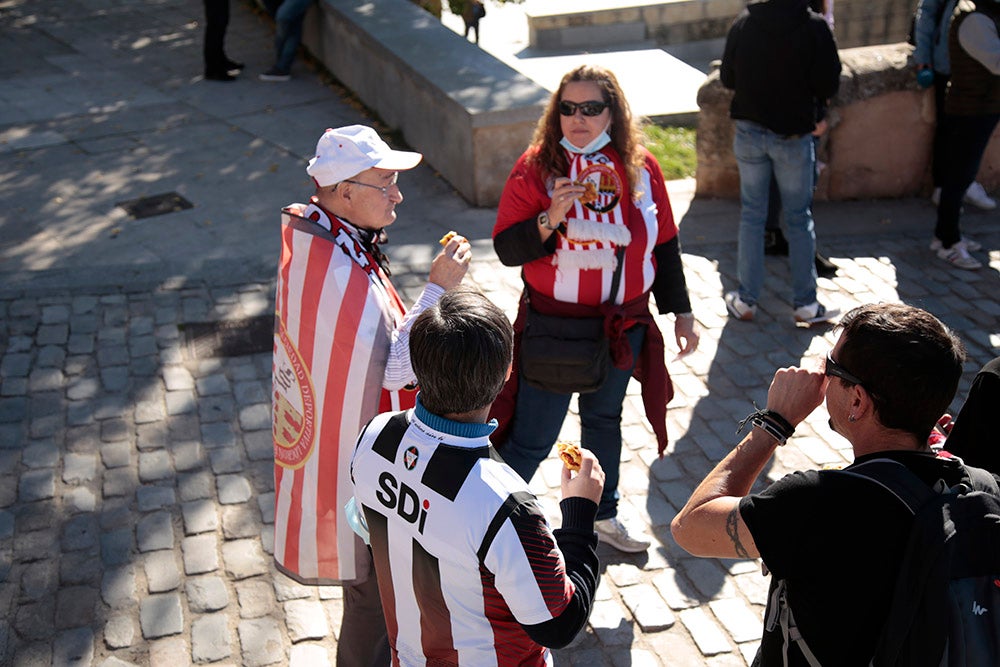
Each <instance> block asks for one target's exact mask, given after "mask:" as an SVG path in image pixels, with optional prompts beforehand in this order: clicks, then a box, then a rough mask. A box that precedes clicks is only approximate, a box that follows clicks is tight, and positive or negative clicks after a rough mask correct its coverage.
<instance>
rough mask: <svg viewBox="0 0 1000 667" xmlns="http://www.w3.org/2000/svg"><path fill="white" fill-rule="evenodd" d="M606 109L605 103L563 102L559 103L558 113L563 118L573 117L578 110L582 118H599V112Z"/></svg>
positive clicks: (606, 104)
mask: <svg viewBox="0 0 1000 667" xmlns="http://www.w3.org/2000/svg"><path fill="white" fill-rule="evenodd" d="M607 108H608V103H607V102H597V101H590V102H567V101H566V100H563V101H561V102H560V103H559V113H560V114H561V115H563V116H575V115H576V110H577V109H579V110H580V111H581V112H582V113H583V115H584V116H600V115H601V112H602V111H604V110H605V109H607Z"/></svg>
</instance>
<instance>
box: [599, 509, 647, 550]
mask: <svg viewBox="0 0 1000 667" xmlns="http://www.w3.org/2000/svg"><path fill="white" fill-rule="evenodd" d="M594 530H595V531H597V539H598V540H599V541H601V542H604V543H605V544H610V545H611V546H613V547H614V548H615V549H618V550H619V551H624V552H625V553H630V554H637V553H641V552H643V551H645V550H646V549H648V548H649V545H650V544H652V540H650V538H649V536H648V535H646V534H645V533H630V532H629V530H628V528H627V527H626V526H625V524H624V523H622V522H621V519H619V518H618V517H616V516H615V517H611V518H610V519H601V520H600V521H595V522H594Z"/></svg>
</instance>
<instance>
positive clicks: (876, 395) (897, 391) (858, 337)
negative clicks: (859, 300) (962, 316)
mask: <svg viewBox="0 0 1000 667" xmlns="http://www.w3.org/2000/svg"><path fill="white" fill-rule="evenodd" d="M838 327H840V328H842V329H843V330H844V333H843V339H844V342H843V344H842V345H841V346H840V351H839V353H838V355H837V356H838V359H837V362H838V363H840V364H842V365H843V366H844V368H846V369H848V370H849V371H850V372H851V373H853V374H854V375H856V376H857V377H858V378H859V379H860V380H863V382H862V386H863V387H864V388H865V390H867V391H868V393H869V395H871V397H872V402H873V403H874V405H875V414H876V415H877V416H878V419H879V422H880V423H881V424H882V425H883V426H885V427H886V428H891V429H897V430H900V431H904V432H907V433H911V434H913V435H914V436H916V438H917V439H918V441H920V442H921V443H923V442H926V440H927V436H928V435H930V432H931V429H932V428H933V427H934V424H935V422H937V420H938V418H939V417H940V416H941V415H942V414H944V412H945V410H947V409H948V406H949V405H950V404H951V401H952V399H953V398H955V391H956V390H957V389H958V381H959V379H960V378H961V377H962V363H963V362H964V361H965V346H964V345H962V341H961V340H959V339H958V336H956V335H955V334H954V333H953V332H952V331H951V330H950V329H949V328H948V327H946V326H945V325H944V324H943V323H942V322H941V320H939V319H937V318H936V317H934V316H933V315H931V314H930V313H928V312H927V311H926V310H921V309H920V308H916V307H914V306H908V305H905V304H901V303H877V304H868V305H865V306H859V307H857V308H855V309H854V310H852V311H850V312H849V313H847V314H846V315H844V317H843V318H842V319H841V321H840V324H839V325H838ZM838 379H839V378H838ZM839 380H840V382H842V383H845V384H847V385H850V384H851V383H849V382H847V381H846V380H843V379H839Z"/></svg>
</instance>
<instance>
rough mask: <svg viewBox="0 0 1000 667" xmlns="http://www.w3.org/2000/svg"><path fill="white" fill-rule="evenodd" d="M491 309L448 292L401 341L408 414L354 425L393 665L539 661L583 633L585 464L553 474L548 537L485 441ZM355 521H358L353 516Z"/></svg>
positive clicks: (500, 332)
mask: <svg viewBox="0 0 1000 667" xmlns="http://www.w3.org/2000/svg"><path fill="white" fill-rule="evenodd" d="M513 340H514V334H513V330H512V329H511V325H510V322H509V321H508V320H507V317H506V316H505V315H504V313H503V311H501V310H500V309H499V308H497V307H496V306H495V305H494V304H492V303H491V302H490V301H489V300H488V299H487V298H486V297H485V296H483V295H482V294H479V293H477V292H472V291H465V290H456V291H453V292H449V293H448V294H445V295H444V296H443V297H442V298H441V300H440V302H438V304H437V305H435V306H433V307H431V308H429V309H428V310H426V311H425V312H424V313H422V314H421V315H420V316H419V317H418V318H417V320H416V321H415V322H414V324H413V330H412V332H411V333H410V357H411V360H412V363H413V370H414V371H415V373H416V375H417V379H418V380H419V381H420V394H419V395H418V397H417V401H416V407H415V408H414V409H412V410H407V411H404V412H392V413H384V414H381V415H379V416H378V417H376V418H375V419H373V420H372V421H371V423H369V424H368V426H367V427H365V430H364V431H363V432H362V434H361V436H360V438H359V440H358V446H357V450H356V451H355V453H354V460H353V462H352V464H351V475H352V479H353V481H354V495H355V501H356V502H355V506H356V507H357V508H359V509H360V513H359V515H358V516H357V521H356V523H357V524H362V523H363V524H364V525H361V526H360V527H359V529H360V530H361V532H362V533H364V532H365V530H366V529H367V533H368V535H367V536H368V538H369V541H370V544H371V548H372V554H373V557H374V559H375V569H376V570H377V571H378V582H379V590H380V592H381V595H382V605H383V608H384V609H385V616H386V627H387V628H388V631H389V643H390V644H391V646H392V649H393V664H399V665H426V664H434V665H442V666H446V665H471V666H474V667H488V666H490V665H497V666H503V665H525V666H540V665H551V664H552V656H551V654H550V652H549V650H548V649H547V648H546V647H553V648H558V647H562V646H565V645H566V644H568V643H569V642H570V641H572V639H573V638H574V637H575V636H576V634H577V633H578V632H579V631H580V630H581V629H582V628H583V627H584V625H585V624H586V622H587V618H588V617H589V615H590V609H591V605H592V604H593V600H594V592H595V589H596V588H597V579H598V561H597V552H596V548H597V534H596V533H595V532H594V517H595V516H596V514H597V501H598V500H599V499H600V498H601V492H602V490H603V488H604V472H603V471H602V470H601V466H600V464H599V463H598V462H597V459H596V457H594V455H593V454H592V453H590V452H589V451H587V450H583V461H582V464H581V467H580V470H579V472H577V473H571V472H570V471H569V470H568V469H566V468H563V473H562V495H563V500H562V502H561V503H560V508H561V510H562V518H563V521H562V524H563V525H562V528H561V529H559V530H556V531H554V532H553V531H552V530H550V529H549V525H548V522H547V521H546V519H545V516H544V515H543V513H542V510H541V508H540V507H539V505H538V502H537V499H536V498H535V497H534V495H532V493H531V492H530V491H529V490H528V485H527V483H526V482H525V481H524V480H523V479H521V477H520V475H518V474H517V473H516V472H514V470H513V469H512V468H511V467H510V466H508V465H507V464H506V463H504V462H503V460H502V459H501V458H500V457H499V456H498V455H497V453H496V450H494V449H493V446H492V445H491V444H490V441H489V438H490V434H491V433H492V432H493V430H494V429H495V428H496V425H497V422H496V420H491V419H489V409H490V405H491V404H492V403H493V400H494V399H495V398H496V396H497V394H499V393H500V389H501V387H503V385H504V382H505V380H506V379H507V378H508V377H509V376H510V371H511V360H512V354H513V345H514V342H513ZM362 519H363V520H364V521H362Z"/></svg>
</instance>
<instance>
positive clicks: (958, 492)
mask: <svg viewBox="0 0 1000 667" xmlns="http://www.w3.org/2000/svg"><path fill="white" fill-rule="evenodd" d="M963 467H964V469H965V473H964V476H963V479H962V481H961V482H960V483H959V484H956V485H955V486H953V487H951V488H946V486H945V484H944V482H939V483H938V484H939V486H938V487H937V488H935V489H932V488H930V487H928V486H927V485H926V484H925V483H924V482H923V480H921V479H920V478H919V477H917V475H915V474H914V473H912V472H910V470H909V469H908V468H907V467H906V466H904V465H903V464H901V463H899V462H898V461H894V460H892V459H873V460H871V461H865V462H864V463H860V464H856V465H854V466H852V467H851V468H850V469H848V470H841V471H837V474H850V475H855V476H859V477H863V478H865V479H868V480H871V481H872V482H874V483H876V484H878V485H879V486H881V487H883V488H884V489H886V490H887V491H888V492H890V493H892V494H893V495H894V496H896V498H898V499H899V501H900V502H902V503H903V504H904V505H906V506H907V507H908V508H909V510H910V511H911V512H912V513H913V515H914V518H913V528H912V529H911V531H910V536H909V539H908V542H907V545H906V548H905V549H904V552H903V560H902V562H901V563H900V566H899V570H898V574H897V577H896V585H895V589H894V592H893V597H892V602H891V604H890V607H889V614H888V616H887V617H886V622H885V625H884V626H883V628H882V631H881V633H880V635H879V640H878V644H877V646H876V649H875V656H874V657H873V658H872V660H871V663H870V667H960V666H976V667H979V666H981V667H997V666H998V665H1000V487H998V486H997V482H996V479H995V478H994V477H993V475H991V474H990V473H989V472H987V471H985V470H982V469H980V468H973V467H971V466H963ZM784 584H785V582H784V581H783V580H782V581H778V582H777V583H776V586H775V587H774V589H773V590H772V592H771V602H770V604H769V611H768V618H767V619H765V626H766V628H767V629H768V630H769V631H771V630H774V629H775V628H777V627H778V626H780V629H781V632H782V635H783V637H784V644H785V658H786V659H785V662H786V664H787V662H788V660H787V657H788V649H789V648H790V645H791V644H792V643H794V644H796V645H797V646H798V648H799V650H800V652H801V653H802V655H803V657H804V658H805V660H806V662H807V663H808V664H810V665H813V666H814V667H820V662H819V661H818V660H817V659H816V657H815V656H814V655H813V653H812V651H811V650H810V649H809V647H808V645H806V642H805V639H804V638H803V637H802V635H801V634H800V633H799V631H798V628H797V626H796V624H795V618H794V616H793V614H792V610H791V607H789V606H788V602H787V597H786V592H785V585H784ZM758 657H759V656H758ZM755 664H756V663H755Z"/></svg>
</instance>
